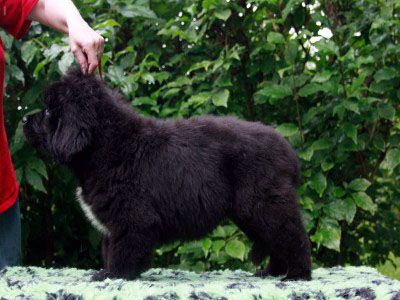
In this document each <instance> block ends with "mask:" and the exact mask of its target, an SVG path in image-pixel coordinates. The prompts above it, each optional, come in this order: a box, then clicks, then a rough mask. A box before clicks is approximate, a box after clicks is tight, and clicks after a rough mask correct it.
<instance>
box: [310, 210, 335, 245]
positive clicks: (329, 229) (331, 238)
mask: <svg viewBox="0 0 400 300" xmlns="http://www.w3.org/2000/svg"><path fill="white" fill-rule="evenodd" d="M340 236H341V229H340V226H339V224H338V222H337V221H336V220H333V219H330V218H326V217H324V218H321V220H320V226H319V227H318V229H317V232H316V233H315V234H314V235H312V236H311V240H312V241H314V242H316V243H317V244H318V245H320V244H322V245H323V246H325V247H327V248H329V249H332V250H335V251H338V252H339V251H340Z"/></svg>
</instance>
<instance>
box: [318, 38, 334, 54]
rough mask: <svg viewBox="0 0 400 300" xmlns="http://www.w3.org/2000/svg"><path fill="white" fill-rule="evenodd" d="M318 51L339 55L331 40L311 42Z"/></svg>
mask: <svg viewBox="0 0 400 300" xmlns="http://www.w3.org/2000/svg"><path fill="white" fill-rule="evenodd" d="M313 46H314V47H316V48H317V49H318V50H319V51H321V52H325V53H326V54H335V55H337V56H339V47H338V46H337V45H336V44H335V43H334V42H333V41H332V40H329V41H327V40H325V39H321V40H320V41H318V42H316V43H314V44H313Z"/></svg>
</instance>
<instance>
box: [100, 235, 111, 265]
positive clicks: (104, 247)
mask: <svg viewBox="0 0 400 300" xmlns="http://www.w3.org/2000/svg"><path fill="white" fill-rule="evenodd" d="M109 243H110V241H109V238H108V236H107V235H104V236H103V240H102V243H101V256H102V257H103V265H104V269H108V261H107V258H108V245H109Z"/></svg>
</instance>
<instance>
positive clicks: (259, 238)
mask: <svg viewBox="0 0 400 300" xmlns="http://www.w3.org/2000/svg"><path fill="white" fill-rule="evenodd" d="M245 211H246V210H245ZM242 212H243V210H239V211H238V212H236V215H237V216H236V218H234V221H235V223H236V225H237V226H238V227H239V228H240V229H241V230H242V231H243V232H244V233H245V234H246V235H247V237H248V238H249V239H250V240H251V241H253V246H252V249H251V251H250V254H249V256H250V259H251V261H252V262H253V264H254V265H255V266H258V265H260V264H261V263H262V262H263V260H264V259H265V258H266V257H267V256H270V258H269V263H268V265H267V267H266V269H264V270H262V269H261V270H258V271H257V272H256V273H255V274H254V275H255V276H258V277H264V276H280V275H285V274H286V273H287V263H286V261H284V260H282V259H280V257H279V256H278V255H275V254H274V252H273V251H271V249H270V245H268V244H267V243H266V240H267V239H266V238H265V236H267V233H266V232H264V230H263V228H264V227H262V226H257V225H255V224H257V223H258V222H257V221H254V217H253V218H252V219H249V217H248V216H247V217H246V218H247V221H244V220H242V221H241V220H240V217H241V213H242ZM255 215H257V214H255ZM257 229H258V230H257Z"/></svg>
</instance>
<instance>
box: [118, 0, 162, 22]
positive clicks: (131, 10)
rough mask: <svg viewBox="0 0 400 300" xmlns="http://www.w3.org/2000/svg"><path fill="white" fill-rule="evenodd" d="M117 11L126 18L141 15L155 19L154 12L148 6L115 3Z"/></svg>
mask: <svg viewBox="0 0 400 300" xmlns="http://www.w3.org/2000/svg"><path fill="white" fill-rule="evenodd" d="M116 9H117V11H118V13H120V14H121V15H123V16H124V17H127V18H136V17H142V18H147V19H157V16H156V14H155V13H154V12H153V11H152V10H151V9H150V8H148V7H145V6H141V5H135V4H125V5H124V4H121V5H117V6H116Z"/></svg>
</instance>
